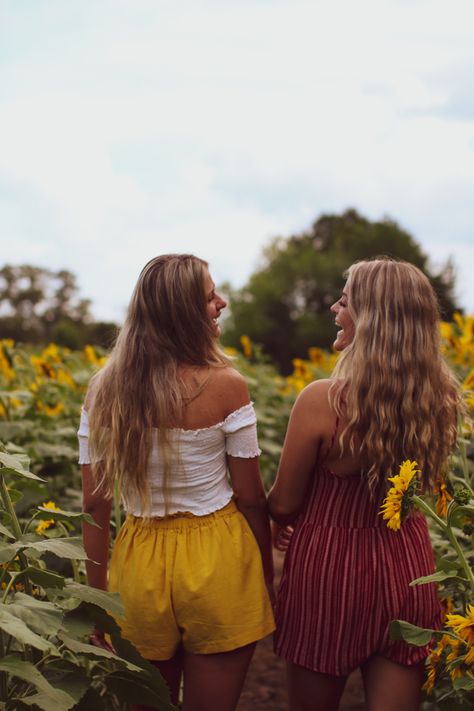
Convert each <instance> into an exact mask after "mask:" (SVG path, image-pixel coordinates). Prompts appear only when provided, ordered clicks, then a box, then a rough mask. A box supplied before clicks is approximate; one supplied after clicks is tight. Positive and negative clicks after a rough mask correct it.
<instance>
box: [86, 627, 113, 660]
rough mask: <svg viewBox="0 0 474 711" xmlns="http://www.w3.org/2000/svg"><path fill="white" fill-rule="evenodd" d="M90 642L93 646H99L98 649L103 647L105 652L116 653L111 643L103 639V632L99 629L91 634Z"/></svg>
mask: <svg viewBox="0 0 474 711" xmlns="http://www.w3.org/2000/svg"><path fill="white" fill-rule="evenodd" d="M90 643H91V644H92V645H94V647H99V649H105V650H106V652H112V654H117V652H116V651H115V649H114V648H113V647H112V645H111V644H110V643H109V642H107V640H106V639H105V635H104V633H103V632H100V631H99V630H95V631H94V632H93V633H92V634H91V636H90Z"/></svg>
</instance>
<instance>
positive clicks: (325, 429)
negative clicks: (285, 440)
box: [291, 380, 336, 438]
mask: <svg viewBox="0 0 474 711" xmlns="http://www.w3.org/2000/svg"><path fill="white" fill-rule="evenodd" d="M331 382H332V381H331V380H316V381H315V382H313V383H310V384H309V385H307V386H306V388H305V389H304V390H302V391H301V393H300V394H299V396H298V398H297V400H296V402H295V404H294V406H293V410H292V413H291V419H292V420H293V422H294V424H295V425H296V427H298V428H302V429H303V430H304V431H307V432H309V433H310V434H311V435H314V436H315V437H317V438H326V437H331V435H332V432H333V431H334V423H335V421H336V420H335V413H334V410H333V409H332V407H331V404H330V401H329V388H330V386H331Z"/></svg>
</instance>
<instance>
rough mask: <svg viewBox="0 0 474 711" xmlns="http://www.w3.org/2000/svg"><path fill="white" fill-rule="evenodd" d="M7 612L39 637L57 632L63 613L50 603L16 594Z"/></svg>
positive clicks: (23, 594)
mask: <svg viewBox="0 0 474 711" xmlns="http://www.w3.org/2000/svg"><path fill="white" fill-rule="evenodd" d="M8 611H9V612H10V613H12V614H14V615H16V616H17V617H18V618H19V619H21V620H23V622H24V623H25V624H26V625H28V627H30V628H31V629H32V630H34V631H35V632H37V633H38V634H40V635H44V636H50V635H54V634H56V632H57V631H58V630H59V628H60V626H61V623H62V619H63V613H62V610H59V609H58V608H57V607H56V606H55V605H53V603H52V602H48V601H47V600H37V599H36V598H34V597H31V595H25V593H21V592H17V593H15V595H14V597H13V602H12V603H11V604H9V605H8Z"/></svg>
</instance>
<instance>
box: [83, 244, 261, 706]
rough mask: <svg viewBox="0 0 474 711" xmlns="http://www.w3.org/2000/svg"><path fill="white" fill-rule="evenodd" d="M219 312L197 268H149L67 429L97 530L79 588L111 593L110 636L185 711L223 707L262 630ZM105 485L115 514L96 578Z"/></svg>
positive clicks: (257, 486)
mask: <svg viewBox="0 0 474 711" xmlns="http://www.w3.org/2000/svg"><path fill="white" fill-rule="evenodd" d="M225 306H226V302H225V301H224V299H223V298H222V297H221V296H220V295H219V294H218V293H217V292H216V289H215V286H214V283H213V281H212V278H211V276H210V274H209V271H208V266H207V263H206V262H204V261H203V260H201V259H198V258H197V257H195V256H193V255H187V254H169V255H164V256H160V257H156V258H155V259H152V260H151V261H150V262H148V264H147V265H146V266H145V267H144V269H143V271H142V272H141V274H140V277H139V279H138V282H137V285H136V287H135V291H134V293H133V296H132V299H131V302H130V305H129V308H128V312H127V317H126V320H125V324H124V326H123V328H122V330H121V331H120V334H119V336H118V338H117V342H116V344H115V347H114V348H113V350H112V353H111V354H110V357H109V359H108V362H107V364H106V366H105V367H104V368H103V370H102V371H100V372H99V373H98V374H97V375H96V376H95V378H94V379H93V381H92V382H91V385H90V388H89V392H88V395H87V398H86V402H85V407H84V409H83V413H82V418H81V425H80V429H79V440H80V449H81V456H80V463H81V464H82V470H83V492H84V510H85V511H87V512H88V513H90V514H92V516H93V517H94V519H95V521H96V522H97V523H98V524H99V525H100V528H96V527H92V526H89V525H85V526H84V542H85V546H86V550H87V552H88V555H89V558H90V559H91V561H96V562H97V563H99V565H95V564H94V563H92V562H88V564H87V573H88V580H89V583H90V584H91V585H94V586H96V587H99V588H102V589H106V588H107V587H108V589H109V590H112V591H118V592H119V593H120V596H121V599H122V602H123V604H124V608H125V617H124V619H121V620H120V625H121V627H122V634H123V635H124V636H125V637H127V638H128V639H130V640H131V641H132V642H133V644H134V645H135V646H136V647H137V649H138V650H139V651H140V652H141V654H142V656H144V657H145V658H146V659H149V660H150V661H153V662H154V663H155V665H156V666H157V667H158V669H159V670H160V672H161V673H162V675H163V677H164V678H165V680H166V681H167V683H168V686H169V688H170V692H171V698H172V700H173V702H174V703H177V700H178V692H179V687H180V680H181V676H182V674H183V673H184V700H183V707H182V708H183V709H185V711H214V710H215V711H232V710H233V709H235V707H236V704H237V701H238V698H239V695H240V691H241V688H242V685H243V682H244V679H245V674H246V672H247V668H248V665H249V663H250V660H251V657H252V654H253V651H254V648H255V643H256V641H257V640H259V639H261V638H263V637H265V636H266V635H267V634H269V633H270V632H272V631H273V629H274V622H273V615H272V608H271V601H270V594H271V590H272V577H273V567H272V559H271V545H270V529H269V522H268V517H267V513H266V501H265V493H264V489H263V485H262V482H261V479H260V473H259V466H258V455H259V453H260V450H259V448H258V443H257V437H256V421H255V413H254V410H253V406H252V403H251V402H250V401H249V394H248V389H247V385H246V383H245V381H244V379H243V377H242V376H241V375H240V374H239V373H238V372H237V371H236V370H235V369H234V368H233V367H232V365H231V363H230V361H229V359H228V358H227V357H226V356H225V354H224V353H223V352H222V351H221V350H220V349H219V347H218V336H219V334H220V328H219V325H218V318H219V315H220V313H221V311H222V309H223V308H224V307H225ZM227 474H229V476H230V482H231V485H232V486H231V485H230V484H229V481H228V477H227ZM116 484H118V486H119V489H120V492H121V495H122V500H123V504H124V507H125V511H126V512H127V518H126V522H125V524H124V525H123V526H122V528H121V530H120V533H119V535H118V537H117V540H116V541H115V544H114V548H113V553H112V558H111V563H110V571H109V576H108V580H107V556H108V530H109V521H110V513H111V498H112V494H113V490H114V487H115V486H116ZM96 641H98V643H99V644H100V643H101V641H100V635H99V637H98V638H96ZM136 708H137V709H145V708H146V707H144V706H137V707H136Z"/></svg>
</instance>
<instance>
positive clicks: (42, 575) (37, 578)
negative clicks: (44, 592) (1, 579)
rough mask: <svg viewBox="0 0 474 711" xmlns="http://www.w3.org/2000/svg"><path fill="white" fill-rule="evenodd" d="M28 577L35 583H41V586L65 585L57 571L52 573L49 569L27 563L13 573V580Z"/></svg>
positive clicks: (58, 586)
mask: <svg viewBox="0 0 474 711" xmlns="http://www.w3.org/2000/svg"><path fill="white" fill-rule="evenodd" d="M22 578H29V579H30V580H31V582H32V583H34V584H35V585H41V587H42V588H45V589H46V588H63V587H64V585H65V582H64V578H63V576H62V575H58V573H53V572H52V571H51V570H43V569H42V568H36V567H35V566H33V565H29V566H28V567H26V568H24V569H23V570H21V571H19V572H18V573H16V575H15V580H21V579H22Z"/></svg>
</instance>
